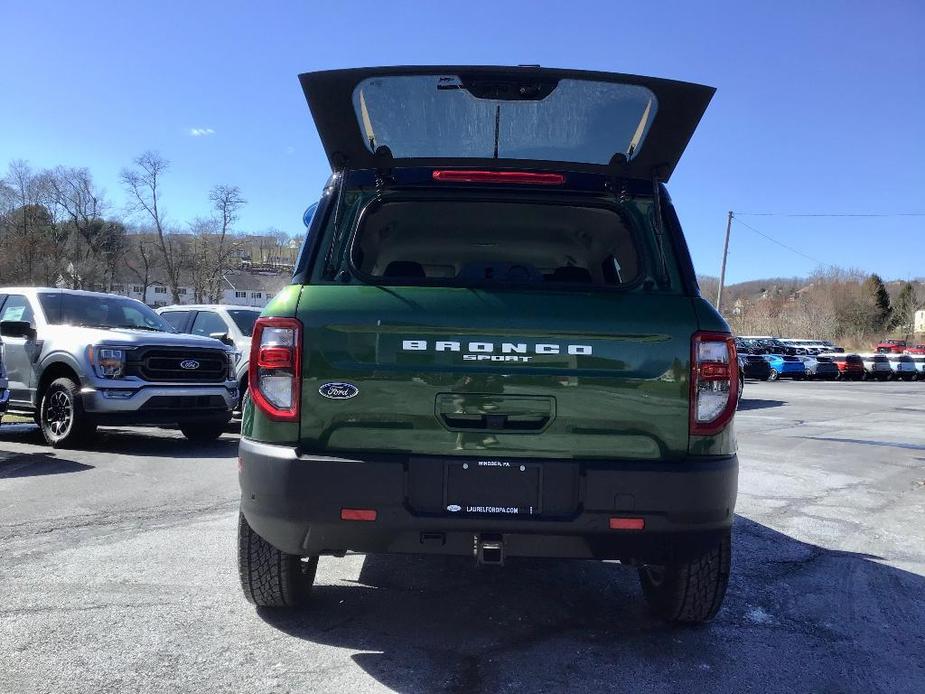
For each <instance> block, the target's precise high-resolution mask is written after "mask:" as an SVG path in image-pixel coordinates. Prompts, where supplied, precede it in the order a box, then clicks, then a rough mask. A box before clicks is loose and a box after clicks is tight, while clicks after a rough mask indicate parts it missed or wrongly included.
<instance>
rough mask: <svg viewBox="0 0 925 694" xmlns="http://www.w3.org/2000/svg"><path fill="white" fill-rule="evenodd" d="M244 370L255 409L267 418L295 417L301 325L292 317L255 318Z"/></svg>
mask: <svg viewBox="0 0 925 694" xmlns="http://www.w3.org/2000/svg"><path fill="white" fill-rule="evenodd" d="M248 369H249V370H248V387H249V388H250V393H251V398H252V399H253V401H254V405H255V406H256V407H257V409H258V410H260V411H261V412H263V413H264V414H266V415H267V416H268V417H269V418H270V419H275V420H278V421H283V422H292V421H296V420H298V418H299V395H300V393H301V390H302V324H301V323H300V322H299V321H297V320H296V319H295V318H258V319H257V322H256V323H254V333H253V337H252V338H251V359H250V364H249V367H248Z"/></svg>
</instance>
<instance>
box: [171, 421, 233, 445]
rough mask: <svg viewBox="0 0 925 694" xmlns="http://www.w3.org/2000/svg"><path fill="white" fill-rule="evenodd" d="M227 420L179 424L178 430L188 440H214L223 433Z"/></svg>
mask: <svg viewBox="0 0 925 694" xmlns="http://www.w3.org/2000/svg"><path fill="white" fill-rule="evenodd" d="M226 426H228V424H227V422H207V423H202V424H181V425H180V431H182V432H183V435H184V436H185V437H186V438H187V439H189V440H190V441H202V442H205V441H215V440H216V439H217V438H218V437H219V436H221V435H222V434H224V433H225V427H226Z"/></svg>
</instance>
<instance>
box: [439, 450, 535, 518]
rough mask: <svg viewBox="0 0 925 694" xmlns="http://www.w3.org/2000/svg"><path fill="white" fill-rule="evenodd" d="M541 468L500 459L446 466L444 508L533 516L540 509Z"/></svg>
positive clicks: (464, 511)
mask: <svg viewBox="0 0 925 694" xmlns="http://www.w3.org/2000/svg"><path fill="white" fill-rule="evenodd" d="M542 480H543V467H542V465H538V464H530V463H518V462H516V461H514V462H512V461H502V460H473V461H470V462H465V463H449V464H447V466H446V485H445V489H446V493H445V495H444V500H445V501H446V504H445V508H446V510H447V511H449V512H450V513H459V514H477V515H498V516H534V515H536V514H538V513H539V512H540V491H541V489H542Z"/></svg>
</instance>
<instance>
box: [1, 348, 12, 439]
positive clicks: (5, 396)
mask: <svg viewBox="0 0 925 694" xmlns="http://www.w3.org/2000/svg"><path fill="white" fill-rule="evenodd" d="M9 400H10V389H9V388H8V387H7V380H6V369H4V368H3V341H2V340H0V421H3V413H4V412H6V406H7V403H8V402H9Z"/></svg>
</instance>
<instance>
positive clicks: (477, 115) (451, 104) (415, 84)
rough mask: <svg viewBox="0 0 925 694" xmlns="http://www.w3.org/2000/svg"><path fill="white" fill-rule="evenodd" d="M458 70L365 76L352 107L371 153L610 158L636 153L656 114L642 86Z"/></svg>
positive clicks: (653, 102) (652, 97)
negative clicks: (509, 85)
mask: <svg viewBox="0 0 925 694" xmlns="http://www.w3.org/2000/svg"><path fill="white" fill-rule="evenodd" d="M474 80H475V81H472V80H467V79H464V78H461V77H460V76H458V75H404V76H402V75H395V76H389V77H372V78H369V79H366V80H363V81H362V82H360V83H359V84H358V85H357V87H356V89H355V90H354V93H353V106H354V110H355V112H356V117H357V122H358V125H359V127H360V131H361V132H362V133H363V139H364V140H365V142H366V146H367V147H368V148H369V150H370V151H371V152H375V151H376V149H378V148H379V147H382V146H386V147H388V148H389V150H390V151H391V153H392V156H393V157H395V158H398V159H401V158H431V157H439V158H457V157H459V158H482V159H489V158H494V159H499V158H500V159H538V160H547V161H569V162H581V163H587V164H607V163H608V162H609V161H610V160H611V158H612V157H613V156H614V155H615V154H617V153H622V154H624V155H625V156H626V158H627V159H632V158H633V157H634V156H635V155H636V154H637V153H638V152H639V150H640V148H641V146H642V143H643V141H644V140H645V136H646V133H648V131H649V126H650V125H651V124H652V120H653V119H654V118H655V112H656V110H657V107H658V105H657V100H656V98H655V95H654V94H653V93H652V92H651V91H649V89H647V88H645V87H641V86H639V85H631V84H615V83H611V82H594V81H588V80H575V79H561V80H558V81H553V82H547V83H538V84H536V85H530V86H525V87H524V88H525V89H528V90H530V91H531V93H530V94H529V95H527V98H524V96H523V95H521V94H509V93H506V91H505V85H503V84H491V83H490V81H486V80H485V79H484V78H474Z"/></svg>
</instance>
